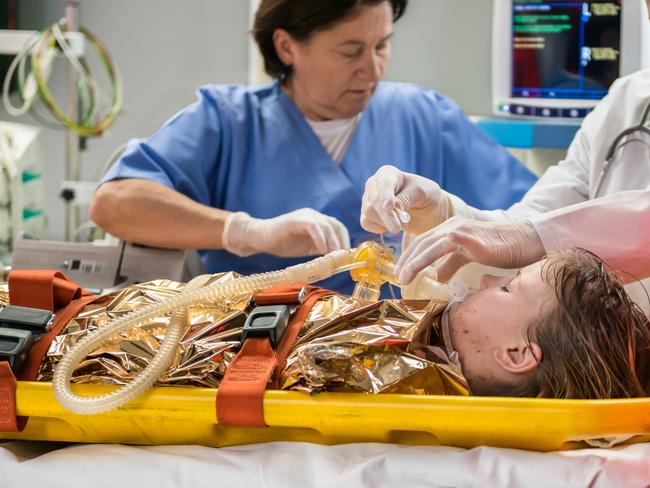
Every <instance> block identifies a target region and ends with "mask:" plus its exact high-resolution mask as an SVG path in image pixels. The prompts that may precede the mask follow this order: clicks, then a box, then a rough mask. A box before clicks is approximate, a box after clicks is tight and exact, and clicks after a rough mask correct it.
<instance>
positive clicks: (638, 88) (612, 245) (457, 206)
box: [361, 0, 650, 308]
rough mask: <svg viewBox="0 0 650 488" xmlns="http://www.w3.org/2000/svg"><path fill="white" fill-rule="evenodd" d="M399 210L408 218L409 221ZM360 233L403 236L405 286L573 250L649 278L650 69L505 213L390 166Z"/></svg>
mask: <svg viewBox="0 0 650 488" xmlns="http://www.w3.org/2000/svg"><path fill="white" fill-rule="evenodd" d="M646 3H647V4H648V10H649V11H650V0H646ZM621 134H623V136H622V137H619V135H621ZM397 209H401V210H404V211H406V212H408V213H409V214H410V217H411V219H410V221H409V222H408V223H404V220H406V219H402V220H400V218H399V216H400V214H401V212H398V211H396V210H397ZM442 222H444V223H442ZM361 225H362V226H363V227H364V228H365V229H366V230H369V231H372V232H377V233H382V232H386V231H389V232H397V231H399V230H400V229H403V230H404V231H405V232H406V236H405V241H406V242H405V248H406V250H405V251H404V253H403V254H402V256H401V258H400V260H399V262H398V265H397V272H398V273H399V275H398V276H399V279H400V281H401V282H402V283H409V282H410V281H411V280H412V279H413V278H414V277H415V275H416V274H417V273H418V272H420V271H421V270H422V269H424V268H425V267H427V266H429V265H431V264H432V263H436V269H437V272H438V278H439V279H440V280H441V281H446V280H448V279H449V278H450V277H451V276H452V275H453V274H454V273H455V272H456V271H457V270H458V269H459V268H460V267H462V266H463V265H464V264H466V263H468V262H472V261H475V262H479V263H481V264H486V265H490V266H498V267H518V266H523V265H526V264H529V263H531V262H534V261H536V260H539V259H540V258H541V257H542V256H543V255H544V254H545V253H546V252H547V251H551V250H553V249H558V248H565V247H575V246H577V247H583V248H586V249H589V250H591V251H593V252H595V253H596V254H598V255H599V256H601V257H602V258H603V259H604V260H605V261H606V262H608V264H610V265H611V266H613V267H615V268H616V269H618V270H620V271H622V272H624V273H629V274H630V275H631V276H629V277H628V279H629V281H633V277H634V278H645V277H650V70H644V71H639V72H637V73H634V74H632V75H629V76H627V77H624V78H621V79H619V80H617V81H616V82H615V83H614V84H613V85H612V87H611V88H610V91H609V94H608V95H607V96H606V97H605V98H604V99H603V100H602V101H601V102H600V103H599V104H598V106H597V107H596V108H595V109H594V110H593V111H592V112H591V113H590V114H589V115H588V116H587V117H586V118H585V120H584V122H583V124H582V127H581V129H580V131H579V132H578V133H577V134H576V137H575V138H574V140H573V142H572V143H571V146H570V147H569V150H568V152H567V157H566V159H565V160H563V161H562V162H560V163H559V164H558V165H556V166H553V167H551V168H549V169H548V170H547V171H546V173H545V174H544V175H543V176H542V177H541V178H540V179H539V180H538V182H537V183H536V184H535V185H534V186H533V187H532V188H531V189H530V190H529V192H528V193H527V194H526V195H525V196H524V198H523V199H522V201H521V202H519V203H516V204H514V205H513V206H512V207H510V208H509V209H508V210H505V211H503V210H497V211H481V210H477V209H474V208H472V207H470V206H468V205H466V204H465V203H464V202H462V200H460V199H459V198H457V197H455V196H453V195H450V194H448V193H446V192H444V191H442V190H441V189H440V188H439V187H438V185H436V184H435V183H434V182H432V181H430V180H427V179H425V178H422V177H420V176H417V175H413V174H409V173H404V172H401V171H399V170H397V169H396V168H394V167H391V166H384V167H382V168H380V170H379V171H377V173H375V175H373V176H372V177H371V178H369V179H368V181H367V183H366V190H365V193H364V196H363V205H362V211H361ZM648 289H649V290H650V287H648ZM631 294H633V295H634V294H635V293H634V292H632V293H631ZM643 295H645V293H643ZM635 298H636V299H637V300H638V301H640V302H643V301H645V303H647V298H646V299H645V300H639V298H641V297H640V296H639V295H638V294H637V296H636V297H635ZM645 308H647V307H645Z"/></svg>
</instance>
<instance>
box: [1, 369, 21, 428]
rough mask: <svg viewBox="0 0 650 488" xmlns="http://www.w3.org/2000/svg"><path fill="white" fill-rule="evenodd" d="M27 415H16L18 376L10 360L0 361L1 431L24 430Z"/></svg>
mask: <svg viewBox="0 0 650 488" xmlns="http://www.w3.org/2000/svg"><path fill="white" fill-rule="evenodd" d="M26 425H27V417H16V377H15V376H14V373H13V372H12V371H11V366H9V362H8V361H0V432H22V431H23V429H24V428H25V426H26Z"/></svg>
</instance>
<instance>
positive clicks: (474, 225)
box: [395, 217, 545, 284]
mask: <svg viewBox="0 0 650 488" xmlns="http://www.w3.org/2000/svg"><path fill="white" fill-rule="evenodd" d="M544 254H545V250H544V245H543V243H542V240H541V239H540V237H539V235H538V234H537V231H536V230H535V227H533V225H532V224H531V223H530V222H514V223H495V222H480V221H476V220H469V219H466V218H461V217H453V218H451V219H449V220H447V221H446V222H444V223H443V224H441V225H439V226H438V227H436V228H434V229H431V230H430V231H428V232H425V233H424V234H422V235H419V236H417V237H415V238H414V239H413V240H412V241H411V243H410V245H409V247H408V248H407V249H406V250H405V251H404V252H403V253H402V256H401V257H400V259H399V261H398V263H397V266H396V269H395V273H396V275H397V277H398V279H399V281H400V282H401V283H403V284H407V283H410V282H411V280H412V279H413V278H414V277H415V275H417V274H418V273H419V272H420V271H421V270H422V269H424V268H425V267H427V266H429V265H431V264H433V263H436V266H435V267H436V271H437V279H438V280H439V281H441V282H443V283H444V282H447V281H449V279H450V278H451V277H452V276H453V275H454V273H456V271H458V270H459V269H460V268H461V267H463V266H464V265H465V264H467V263H469V262H477V263H481V264H485V265H487V266H497V267H500V268H518V267H521V266H525V265H527V264H531V263H534V262H535V261H538V260H540V259H541V258H542V257H543V256H544ZM438 260H440V261H438Z"/></svg>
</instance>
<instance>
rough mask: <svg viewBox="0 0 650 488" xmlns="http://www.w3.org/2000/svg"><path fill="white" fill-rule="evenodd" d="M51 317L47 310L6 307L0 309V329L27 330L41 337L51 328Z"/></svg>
mask: <svg viewBox="0 0 650 488" xmlns="http://www.w3.org/2000/svg"><path fill="white" fill-rule="evenodd" d="M52 317H53V314H52V312H50V311H49V310H42V309H40V308H29V307H17V306H15V305H6V306H4V307H2V308H0V327H9V328H13V329H22V330H28V331H29V332H33V333H34V334H37V335H41V334H45V333H46V332H47V331H48V330H49V329H50V328H51V327H52Z"/></svg>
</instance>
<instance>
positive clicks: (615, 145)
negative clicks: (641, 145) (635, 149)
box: [592, 102, 650, 198]
mask: <svg viewBox="0 0 650 488" xmlns="http://www.w3.org/2000/svg"><path fill="white" fill-rule="evenodd" d="M649 114H650V102H648V105H647V106H646V108H645V112H643V117H641V122H639V124H638V125H635V126H633V127H630V128H628V129H625V130H624V131H623V132H621V133H620V134H619V135H618V136H616V139H614V142H612V145H611V146H609V151H607V156H606V157H605V163H604V164H603V169H602V170H601V172H600V175H599V176H598V181H597V182H596V188H595V189H594V196H593V197H592V198H597V197H598V192H599V191H600V187H601V186H603V181H604V180H605V176H607V172H608V171H609V168H610V166H611V164H612V163H613V162H614V156H615V155H616V151H617V150H618V149H619V148H620V147H622V145H621V141H622V140H623V139H624V138H625V137H627V136H629V135H630V134H634V133H635V132H643V133H644V134H647V135H649V136H650V128H648V127H647V126H646V123H647V122H648V116H649Z"/></svg>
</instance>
